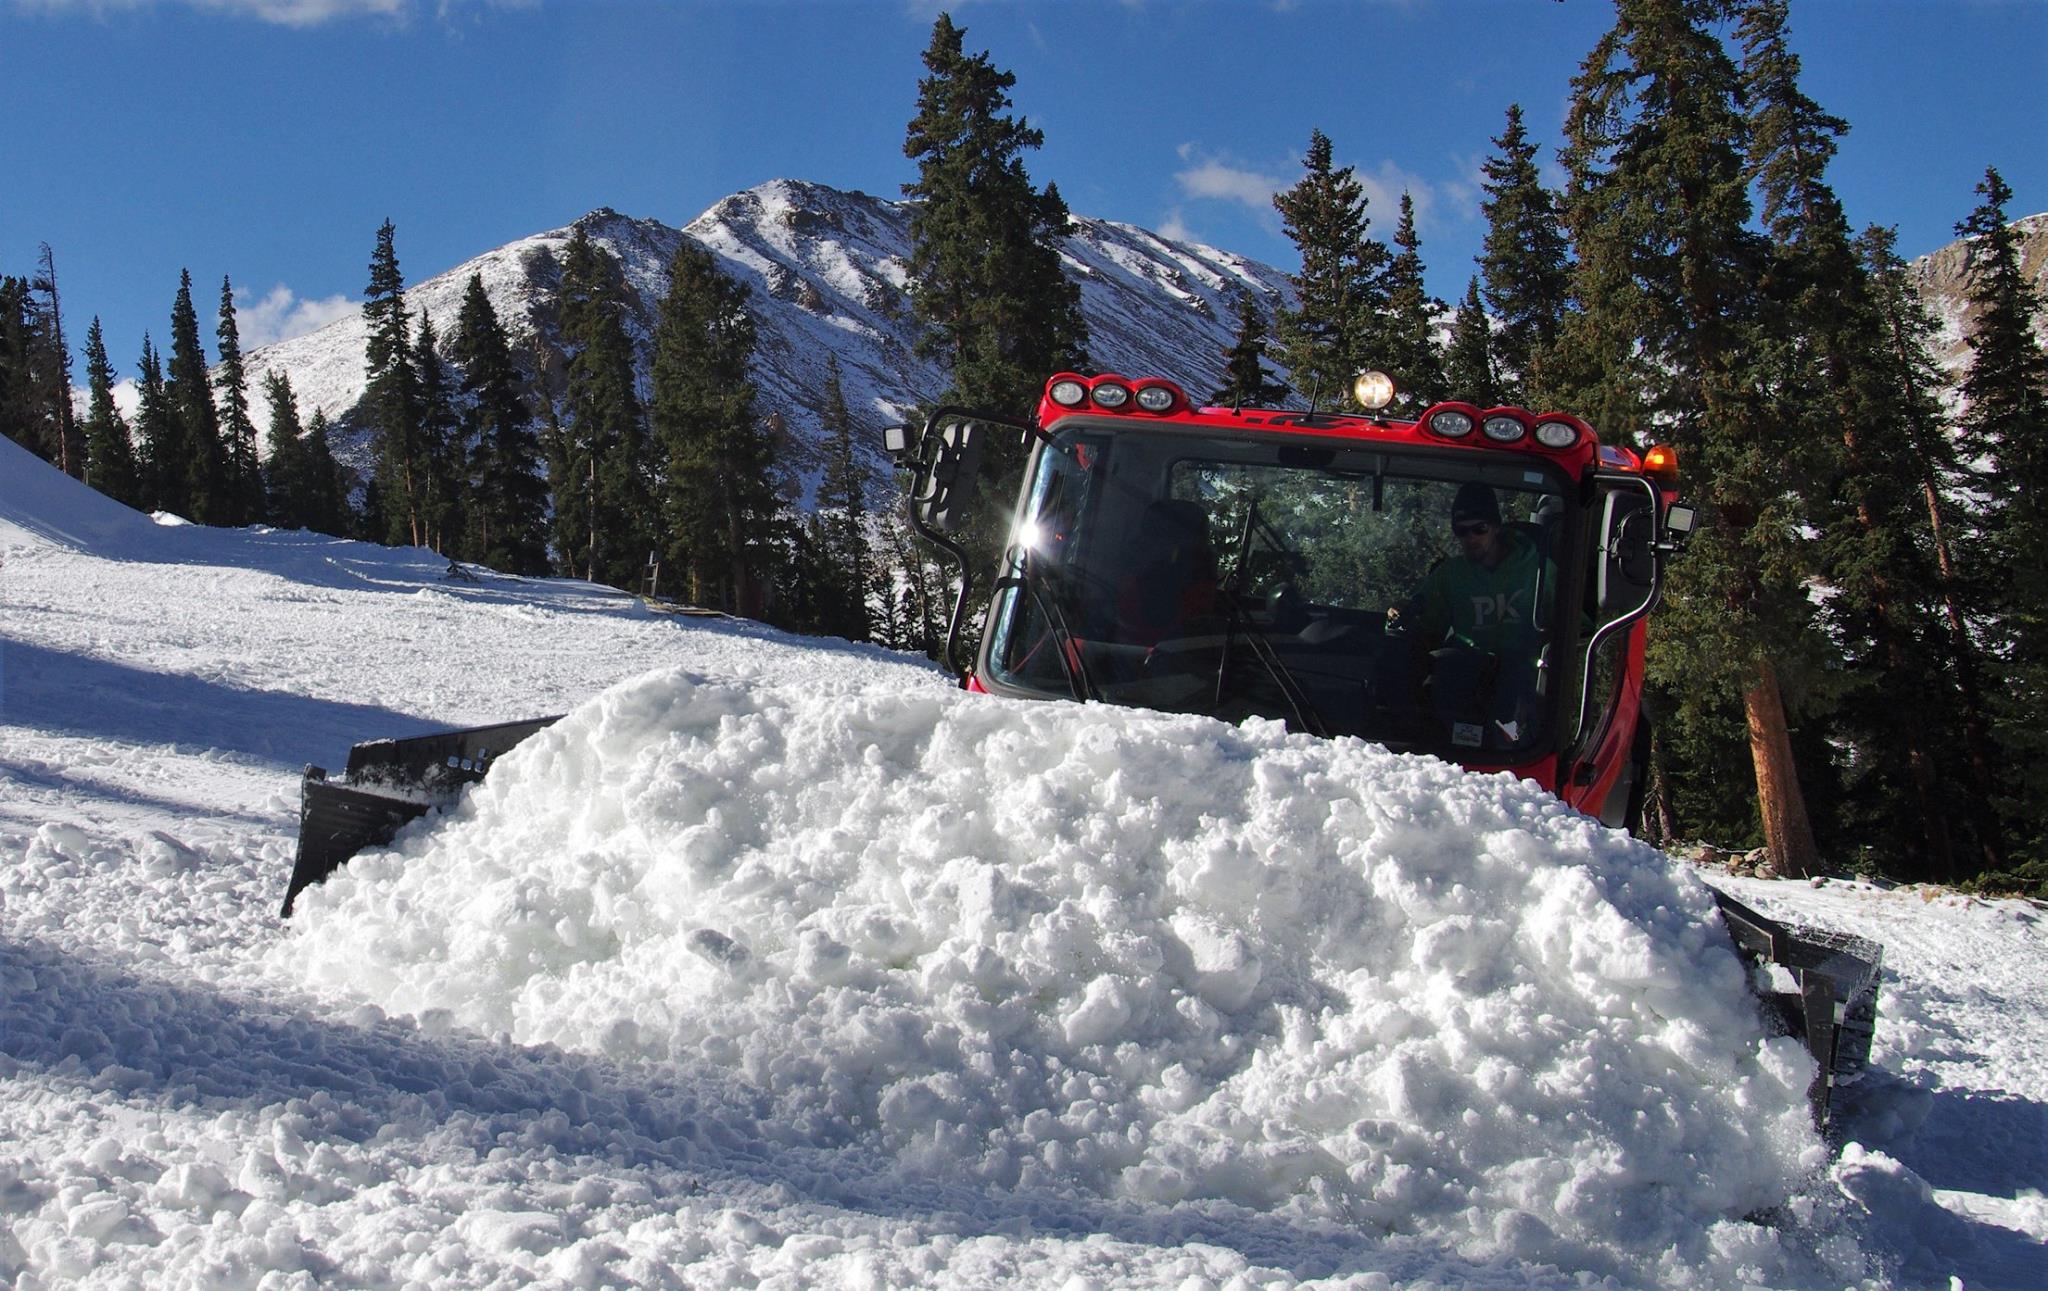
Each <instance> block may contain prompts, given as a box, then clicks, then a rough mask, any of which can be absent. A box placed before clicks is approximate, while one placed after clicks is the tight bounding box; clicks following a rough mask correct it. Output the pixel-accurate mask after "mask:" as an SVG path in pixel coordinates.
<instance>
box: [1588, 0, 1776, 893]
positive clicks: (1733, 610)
mask: <svg viewBox="0 0 2048 1291" xmlns="http://www.w3.org/2000/svg"><path fill="white" fill-rule="evenodd" d="M1723 9H1724V5H1722V4H1721V3H1720V0H1619V2H1618V4H1617V10H1618V21H1617V23H1616V25H1615V27H1614V28H1613V30H1611V31H1610V32H1609V33H1608V34H1607V35H1606V36H1604V37H1603V38H1602V39H1601V41H1600V42H1599V44H1598V45H1597V46H1596V47H1595V49H1594V51H1593V53H1592V54H1591V55H1590V56H1589V57H1588V59H1587V61H1586V64H1585V66H1584V68H1583V69H1582V70H1581V72H1580V74H1579V75H1578V76H1577V77H1576V78H1575V79H1574V81H1573V88H1574V98H1573V102H1572V107H1571V113H1570V117H1569V119H1568V122H1567V137H1568V146H1567V149H1566V153H1565V162H1566V167H1567V169H1568V171H1569V172H1570V174H1571V189H1570V192H1569V195H1568V201H1567V218H1568V221H1569V224H1570V227H1571V230H1572V232H1573V234H1574V236H1575V238H1576V240H1577V245H1578V252H1579V255H1578V259H1579V264H1580V274H1581V278H1580V285H1579V288H1578V290H1577V292H1576V295H1577V297H1578V299H1579V300H1580V301H1581V302H1582V304H1583V307H1584V308H1583V314H1582V315H1581V317H1582V318H1584V319H1586V320H1588V322H1589V323H1590V324H1591V326H1590V329H1589V330H1588V331H1582V332H1580V336H1581V339H1592V340H1602V339H1604V340H1606V341H1607V342H1608V343H1610V344H1612V346H1613V348H1607V349H1599V348H1589V349H1587V350H1585V351H1583V352H1582V354H1583V356H1584V357H1585V358H1587V359H1588V360H1589V361H1590V364H1591V365H1592V371H1593V379H1592V381H1591V386H1592V389H1591V391H1590V394H1591V395H1592V396H1593V397H1592V399H1591V400H1590V402H1593V403H1596V404H1598V405H1600V406H1601V407H1602V408H1604V409H1605V411H1606V412H1607V413H1608V414H1612V413H1613V412H1614V411H1616V410H1617V409H1628V408H1630V407H1631V405H1633V404H1634V403H1635V401H1636V400H1637V399H1638V398H1640V399H1641V400H1642V403H1643V411H1644V412H1646V413H1648V414H1649V416H1650V417H1651V418H1654V422H1653V424H1654V425H1655V427H1656V430H1657V432H1658V434H1659V437H1660V438H1665V439H1667V440H1669V441H1670V442H1672V443H1673V444H1674V445H1675V446H1676V447H1677V449H1678V452H1679V460H1680V461H1681V462H1684V463H1686V464H1687V468H1688V476H1689V480H1690V481H1691V483H1690V484H1689V488H1688V492H1689V493H1691V494H1692V495H1693V496H1694V497H1695V498H1697V499H1698V501H1699V502H1700V503H1702V504H1703V505H1702V520H1703V524H1702V526H1701V529H1700V531H1699V532H1698V533H1697V534H1696V535H1695V537H1694V539H1693V542H1692V545H1691V549H1690V550H1689V551H1688V552H1687V556H1686V559H1685V560H1684V561H1683V562H1680V563H1679V564H1678V565H1677V567H1676V569H1675V570H1674V573H1673V576H1672V578H1671V579H1670V581H1669V585H1668V590H1667V595H1666V601H1665V609H1664V611H1663V619H1662V625H1663V626H1662V629H1661V630H1660V632H1659V633H1658V635H1657V638H1656V647H1655V648H1656V651H1657V653H1656V657H1655V658H1654V659H1653V661H1652V669H1653V673H1654V675H1655V677H1656V678H1657V679H1658V680H1659V681H1660V682H1661V683H1662V689H1663V693H1664V695H1665V696H1666V697H1668V698H1669V699H1670V700H1671V701H1672V702H1673V704H1674V707H1675V713H1674V715H1675V716H1676V718H1677V721H1676V722H1675V726H1676V727H1677V728H1679V729H1678V730H1677V731H1675V732H1673V733H1674V734H1681V735H1689V736H1691V737H1694V738H1696V739H1701V740H1707V741H1712V740H1713V739H1715V738H1717V737H1716V735H1715V732H1717V731H1719V732H1725V731H1726V730H1727V729H1728V727H1729V726H1730V724H1731V723H1730V722H1729V720H1728V715H1729V713H1730V712H1731V710H1732V709H1733V707H1734V706H1735V705H1738V704H1739V705H1740V710H1741V714H1742V726H1743V728H1744V730H1745V732H1746V737H1747V742H1748V747H1749V752H1750V758H1751V765H1752V769H1753V773H1754V785H1755V789H1756V799H1755V801H1756V806H1757V810H1758V815H1759V816H1760V818H1761V824H1762V832H1763V836H1764V839H1765V841H1766V843H1767V845H1768V846H1769V848H1770V850H1771V855H1772V858H1773V860H1774V862H1775V864H1777V865H1778V866H1779V867H1780V869H1781V870H1782V871H1783V872H1785V873H1788V874H1794V875H1801V874H1806V873H1810V872H1811V871H1812V870H1813V868H1814V866H1815V865H1816V863H1817V848H1816V845H1815V841H1814V835H1813V830H1812V826H1811V822H1810V819H1809V817H1808V814H1807V809H1806V802H1805V797H1804V794H1803V792H1802V789H1801V785H1800V775H1799V769H1798V765H1797V762H1796V759H1795V755H1794V751H1793V747H1792V740H1791V732H1790V723H1789V721H1788V718H1787V705H1786V682H1787V680H1788V679H1789V680H1790V681H1792V682H1793V683H1794V685H1798V684H1800V683H1802V682H1803V681H1804V680H1805V679H1806V675H1807V671H1808V667H1809V664H1810V662H1811V660H1812V659H1813V656H1814V654H1815V641H1816V639H1817V633H1815V632H1814V631H1813V628H1812V624H1811V603H1810V601H1809V600H1808V598H1807V596H1806V589H1805V586H1804V585H1803V582H1802V579H1803V577H1804V575H1805V574H1806V572H1807V570H1808V568H1809V565H1810V560H1809V558H1808V556H1807V554H1806V553H1804V552H1802V551H1800V550H1799V549H1798V544H1799V539H1798V535H1799V533H1800V529H1799V524H1800V522H1801V521H1802V520H1803V519H1804V517H1803V516H1802V515H1801V514H1799V499H1800V498H1801V497H1802V496H1803V494H1804V492H1805V491H1806V490H1807V489H1808V488H1809V487H1810V484H1811V482H1810V481H1805V480H1799V479H1791V478H1787V477H1786V474H1785V467H1786V465H1787V464H1788V463H1791V462H1793V461H1795V460H1796V457H1797V455H1796V452H1795V449H1796V445H1793V444H1789V443H1787V442H1785V437H1786V434H1787V433H1788V432H1789V431H1790V430H1792V429H1794V428H1787V427H1783V426H1781V425H1780V424H1779V423H1777V422H1776V421H1775V420H1774V418H1773V417H1772V416H1771V411H1772V410H1771V408H1770V407H1769V405H1768V402H1767V400H1765V399H1764V398H1763V397H1762V393H1761V391H1760V388H1759V387H1760V376H1759V373H1757V372H1756V371H1754V370H1752V369H1751V368H1749V367H1748V366H1747V365H1748V364H1749V363H1750V362H1751V359H1752V356H1753V355H1754V353H1755V350H1756V347H1757V345H1758V344H1759V342H1760V341H1761V339H1762V337H1761V335H1760V328H1759V319H1760V314H1761V309H1762V306H1761V303H1760V301H1759V300H1758V298H1757V295H1756V284H1757V282H1758V281H1759V279H1760V277H1761V275H1762V271H1763V268H1764V266H1765V263H1766V257H1765V247H1764V243H1763V239H1762V238H1761V237H1760V236H1759V235H1757V234H1756V233H1755V232H1754V231H1753V230H1751V229H1750V228H1749V227H1748V222H1749V219H1750V215H1751V207H1750V201H1749V194H1748V187H1747V182H1746V181H1747V173H1746V171H1745V168H1744V139H1745V134H1744V123H1743V120H1742V117H1741V115H1740V113H1739V110H1738V106H1737V105H1738V102H1739V97H1740V92H1741V86H1740V82H1739V78H1738V75H1737V72H1736V69H1735V66H1734V64H1733V63H1732V62H1731V61H1730V60H1729V58H1728V56H1727V53H1726V52H1725V51H1724V50H1723V49H1722V47H1721V44H1720V42H1719V40H1718V39H1717V38H1716V37H1715V36H1714V34H1713V32H1712V31H1711V30H1710V29H1709V24H1710V23H1712V22H1713V21H1715V20H1716V19H1717V18H1718V16H1719V15H1720V14H1721V12H1722V10H1723ZM1622 338H1629V339H1630V340H1631V341H1633V342H1634V343H1633V344H1626V343H1622ZM1631 354H1632V355H1633V358H1632V359H1623V358H1622V357H1621V356H1623V355H1631ZM1630 387H1634V388H1635V390H1640V392H1641V393H1640V395H1638V394H1637V393H1635V392H1634V390H1631V389H1629V388H1630ZM1581 406H1584V405H1581ZM1599 424H1601V425H1603V426H1607V427H1608V428H1610V429H1612V428H1615V427H1616V426H1632V425H1638V424H1641V423H1640V422H1638V421H1636V420H1634V419H1632V418H1631V419H1629V420H1620V421H1617V420H1616V419H1615V418H1614V417H1613V416H1611V415H1609V416H1607V417H1606V418H1605V419H1604V420H1602V421H1601V422H1600V423H1599ZM1673 744H1674V745H1678V746H1681V747H1682V744H1683V741H1682V740H1680V741H1674V742H1673ZM1702 760H1711V759H1710V758H1703V759H1702ZM1724 794H1725V789H1724Z"/></svg>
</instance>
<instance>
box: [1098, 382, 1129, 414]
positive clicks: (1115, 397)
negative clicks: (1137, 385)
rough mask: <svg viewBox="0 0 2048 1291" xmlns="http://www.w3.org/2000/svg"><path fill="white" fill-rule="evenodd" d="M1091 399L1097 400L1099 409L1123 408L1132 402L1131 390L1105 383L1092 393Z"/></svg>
mask: <svg viewBox="0 0 2048 1291" xmlns="http://www.w3.org/2000/svg"><path fill="white" fill-rule="evenodd" d="M1089 397H1090V398H1092V399H1093V400H1095V406H1096V407H1098V408H1121V407H1123V406H1124V405H1125V404H1127V403H1129V402H1130V401H1131V388H1130V387H1129V386H1120V385H1117V384H1116V383H1115V382H1113V381H1105V382H1103V383H1102V384H1101V385H1099V386H1096V387H1095V389H1094V390H1092V391H1090V392H1089Z"/></svg>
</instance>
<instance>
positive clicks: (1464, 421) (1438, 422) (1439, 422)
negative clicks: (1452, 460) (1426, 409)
mask: <svg viewBox="0 0 2048 1291" xmlns="http://www.w3.org/2000/svg"><path fill="white" fill-rule="evenodd" d="M1429 428H1430V430H1431V431H1432V432H1433V433H1435V434H1438V435H1442V436H1443V437H1444V438H1445V439H1463V438H1464V437H1465V436H1467V435H1469V434H1471V433H1472V414H1471V413H1469V412H1459V411H1458V410H1457V409H1456V408H1445V409H1443V410H1441V411H1439V412H1433V413H1431V414H1430V415H1429Z"/></svg>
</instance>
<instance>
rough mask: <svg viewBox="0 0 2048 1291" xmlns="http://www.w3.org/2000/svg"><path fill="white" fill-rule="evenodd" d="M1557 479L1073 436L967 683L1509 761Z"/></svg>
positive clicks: (1138, 437)
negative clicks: (977, 679)
mask: <svg viewBox="0 0 2048 1291" xmlns="http://www.w3.org/2000/svg"><path fill="white" fill-rule="evenodd" d="M1566 506H1567V503H1566V495H1565V491H1564V478H1563V476H1562V475H1561V474H1559V473H1556V472H1554V471H1551V470H1548V469H1545V468H1544V467H1543V466H1541V465H1539V464H1536V463H1531V462H1525V461H1522V460H1519V459H1510V460H1502V459H1499V458H1494V459H1492V460H1485V461H1479V460H1475V459H1474V458H1473V456H1472V455H1470V454H1449V453H1430V452H1427V451H1422V452H1417V451H1413V450H1407V451H1404V450H1401V449H1388V448H1384V447H1373V446H1367V447H1357V448H1354V447H1349V446H1343V447H1335V446H1327V445H1324V444H1318V443H1315V442H1313V441H1307V442H1299V441H1297V442H1285V441H1282V440H1280V439H1278V438H1277V437H1275V438H1265V439H1254V438H1250V437H1242V436H1233V437H1229V438H1223V437H1208V436H1202V435H1198V434H1186V433H1180V432H1174V431H1170V430H1164V431H1162V430H1153V429H1150V428H1147V429H1145V430H1135V429H1121V428H1120V429H1119V430H1118V431H1117V433H1114V434H1110V433H1103V432H1098V431H1091V430H1089V429H1085V428H1084V429H1078V430H1068V431H1066V432H1064V433H1062V434H1061V435H1059V436H1058V437H1057V438H1056V439H1055V441H1054V442H1053V443H1052V444H1050V445H1047V446H1046V447H1044V448H1043V449H1042V450H1041V451H1040V452H1039V454H1038V456H1037V459H1036V467H1035V474H1034V476H1033V479H1032V483H1031V486H1030V488H1029V490H1028V492H1027V494H1026V497H1025V501H1024V505H1023V507H1022V509H1021V511H1020V515H1019V519H1018V527H1017V530H1016V533H1015V536H1014V540H1013V542H1012V545H1011V547H1010V549H1009V551H1008V553H1007V556H1006V558H1005V565H1004V570H1003V575H1002V577H1001V579H1000V580H999V582H998V585H997V589H996V596H995V601H994V606H993V612H992V615H991V618H990V621H989V622H990V628H991V630H990V632H989V635H988V640H987V642H986V643H985V647H984V654H983V667H982V675H983V677H984V678H985V680H986V681H988V682H989V683H991V685H992V688H993V689H996V690H998V691H1000V690H1003V689H1010V690H1022V691H1027V692H1032V693H1040V694H1044V693H1054V694H1062V695H1072V696H1075V697H1079V698H1089V699H1098V700H1102V701H1105V702H1109V703H1116V704H1128V705H1133V706H1137V707H1144V708H1155V709H1162V710H1167V711H1174V712H1191V713H1205V714H1209V715H1212V716H1215V717H1219V718H1223V719H1225V720H1229V721H1237V720H1241V719H1243V718H1244V717H1247V716H1252V715H1258V716H1265V717H1273V718H1279V719H1282V720H1285V721H1286V722H1288V723H1289V724H1290V725H1291V726H1293V727H1295V728H1296V729H1301V730H1308V731H1313V732H1316V733H1319V734H1326V735H1357V736H1361V737H1364V738H1366V739H1371V740H1375V741H1380V742H1383V743H1387V744H1390V745H1394V746H1397V747H1406V748H1430V749H1440V750H1443V751H1445V752H1446V753H1448V754H1450V755H1451V756H1457V757H1464V758H1467V759H1468V760H1469V759H1471V758H1473V757H1474V756H1475V755H1477V756H1479V757H1480V758H1481V760H1485V761H1493V760H1495V758H1494V756H1493V755H1494V754H1495V753H1496V752H1497V753H1499V754H1501V755H1502V757H1501V758H1500V759H1499V760H1500V761H1502V762H1506V761H1508V760H1510V759H1511V758H1512V756H1514V755H1527V754H1530V753H1533V752H1535V751H1536V750H1537V749H1538V748H1539V746H1541V745H1542V744H1543V743H1544V741H1546V740H1547V739H1548V738H1549V736H1550V731H1551V725H1552V722H1553V714H1554V712H1555V708H1556V705H1555V703H1554V698H1555V696H1554V693H1553V692H1554V690H1555V687H1556V685H1557V682H1556V680H1555V679H1556V678H1558V677H1561V676H1562V675H1563V674H1564V672H1565V671H1566V669H1564V668H1562V667H1558V666H1554V665H1555V664H1558V663H1562V662H1564V660H1562V659H1556V658H1554V657H1553V656H1554V654H1555V652H1557V651H1559V650H1561V649H1563V648H1565V644H1564V643H1563V642H1562V641H1561V640H1556V639H1554V638H1556V637H1557V633H1556V632H1555V631H1554V626H1555V619H1556V617H1557V616H1556V613H1555V606H1556V605H1557V604H1559V603H1561V602H1560V601H1559V596H1560V578H1559V575H1558V568H1559V566H1558V564H1557V561H1556V556H1557V554H1558V553H1557V551H1556V550H1555V549H1556V547H1557V544H1558V541H1559V534H1560V531H1561V525H1560V521H1561V520H1562V518H1563V516H1564V514H1565V512H1566Z"/></svg>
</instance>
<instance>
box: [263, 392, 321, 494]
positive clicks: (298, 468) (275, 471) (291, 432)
mask: <svg viewBox="0 0 2048 1291" xmlns="http://www.w3.org/2000/svg"><path fill="white" fill-rule="evenodd" d="M263 397H264V399H265V400H266V401H267V402H268V403H269V404H270V456H269V458H268V459H267V460H265V462H264V464H263V474H264V481H263V483H264V489H263V492H264V512H265V514H267V515H268V516H269V517H270V523H272V524H274V525H276V526H278V527H279V528H281V529H310V528H313V525H312V524H311V523H310V522H309V520H308V513H309V512H310V510H311V506H310V505H309V503H308V500H307V487H308V485H309V483H310V481H309V480H308V478H307V461H306V428H305V427H304V426H303V425H302V424H301V423H300V421H299V404H298V399H297V397H296V396H295V395H293V393H292V382H291V378H290V377H289V376H287V375H285V374H284V373H282V372H276V371H272V372H269V373H266V374H265V375H264V378H263Z"/></svg>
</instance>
